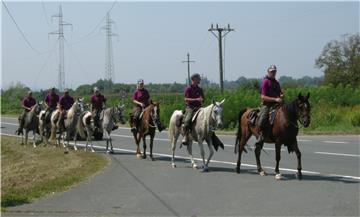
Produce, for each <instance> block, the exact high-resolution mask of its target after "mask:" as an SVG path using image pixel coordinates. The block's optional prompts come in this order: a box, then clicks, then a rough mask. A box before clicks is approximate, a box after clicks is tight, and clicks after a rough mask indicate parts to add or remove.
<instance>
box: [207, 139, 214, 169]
mask: <svg viewBox="0 0 360 217" xmlns="http://www.w3.org/2000/svg"><path fill="white" fill-rule="evenodd" d="M208 148H209V157H208V159H207V161H206V164H205V165H206V167H208V165H209V163H210V160H211V158H212V156H213V155H214V147H213V144H212V141H211V140H210V141H209V143H208Z"/></svg>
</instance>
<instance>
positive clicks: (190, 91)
mask: <svg viewBox="0 0 360 217" xmlns="http://www.w3.org/2000/svg"><path fill="white" fill-rule="evenodd" d="M184 95H185V97H186V98H190V99H196V98H199V97H202V98H203V99H204V93H203V90H202V88H201V87H199V86H197V85H196V86H193V85H189V86H187V87H186V88H185V91H184ZM186 105H187V106H189V107H191V108H196V107H201V102H199V101H191V102H186Z"/></svg>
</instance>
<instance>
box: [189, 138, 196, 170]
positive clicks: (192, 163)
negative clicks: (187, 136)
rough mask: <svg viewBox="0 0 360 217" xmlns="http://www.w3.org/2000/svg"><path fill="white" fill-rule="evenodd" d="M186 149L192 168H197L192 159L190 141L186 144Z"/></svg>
mask: <svg viewBox="0 0 360 217" xmlns="http://www.w3.org/2000/svg"><path fill="white" fill-rule="evenodd" d="M187 151H188V154H189V155H190V160H191V166H192V168H194V169H197V168H198V165H197V164H196V162H195V160H194V157H193V155H192V141H189V143H188V145H187Z"/></svg>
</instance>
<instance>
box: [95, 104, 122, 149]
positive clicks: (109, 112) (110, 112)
mask: <svg viewBox="0 0 360 217" xmlns="http://www.w3.org/2000/svg"><path fill="white" fill-rule="evenodd" d="M124 107H125V106H124V105H118V106H113V107H111V108H107V109H104V110H102V111H101V113H100V122H101V128H102V129H101V131H103V132H104V133H105V137H106V138H105V139H106V153H109V152H110V153H114V149H113V145H112V139H111V136H110V134H111V131H112V130H113V129H114V127H116V122H117V121H118V120H119V121H120V123H121V124H125V120H124ZM109 145H110V146H111V151H108V149H109Z"/></svg>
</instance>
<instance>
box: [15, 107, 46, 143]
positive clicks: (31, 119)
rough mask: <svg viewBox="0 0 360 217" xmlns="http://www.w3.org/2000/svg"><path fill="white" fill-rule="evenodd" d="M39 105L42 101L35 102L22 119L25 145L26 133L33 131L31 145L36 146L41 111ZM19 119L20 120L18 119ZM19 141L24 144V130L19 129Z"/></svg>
mask: <svg viewBox="0 0 360 217" xmlns="http://www.w3.org/2000/svg"><path fill="white" fill-rule="evenodd" d="M41 105H42V102H40V103H36V104H35V105H34V106H33V107H32V109H31V110H30V111H29V112H27V113H26V115H25V117H24V118H25V120H24V126H23V129H25V145H27V141H28V134H29V132H30V131H32V132H33V146H34V147H36V140H35V137H36V133H37V132H38V129H39V128H38V127H39V117H38V115H39V113H40V111H41ZM19 121H20V120H19ZM20 133H21V143H22V144H24V132H23V131H21V132H20Z"/></svg>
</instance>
